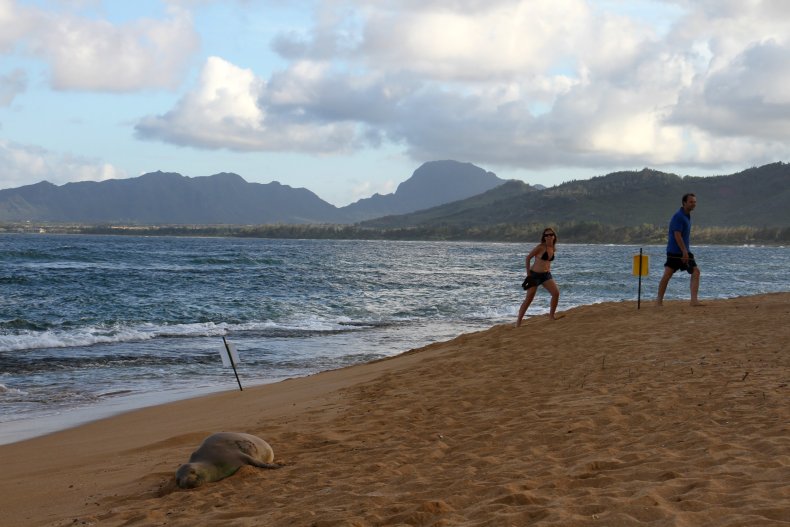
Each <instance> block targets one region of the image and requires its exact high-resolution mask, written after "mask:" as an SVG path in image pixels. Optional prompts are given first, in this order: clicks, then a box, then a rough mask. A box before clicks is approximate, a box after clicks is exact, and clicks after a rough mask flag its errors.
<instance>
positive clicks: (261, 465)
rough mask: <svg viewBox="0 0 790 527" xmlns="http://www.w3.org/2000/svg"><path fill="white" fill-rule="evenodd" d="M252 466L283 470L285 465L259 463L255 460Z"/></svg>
mask: <svg viewBox="0 0 790 527" xmlns="http://www.w3.org/2000/svg"><path fill="white" fill-rule="evenodd" d="M250 465H253V466H256V467H258V468H271V469H275V468H282V467H284V466H285V465H284V464H282V463H264V462H263V461H258V460H257V459H253V462H252V463H250Z"/></svg>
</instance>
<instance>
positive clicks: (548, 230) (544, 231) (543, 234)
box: [540, 227, 557, 245]
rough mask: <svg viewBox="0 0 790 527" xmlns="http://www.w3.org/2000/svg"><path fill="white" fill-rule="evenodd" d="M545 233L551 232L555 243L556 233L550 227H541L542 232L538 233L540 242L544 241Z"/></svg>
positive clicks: (555, 243)
mask: <svg viewBox="0 0 790 527" xmlns="http://www.w3.org/2000/svg"><path fill="white" fill-rule="evenodd" d="M546 233H552V234H553V235H554V245H557V233H556V232H555V231H554V229H552V228H551V227H546V228H545V229H543V233H542V234H541V235H540V243H546Z"/></svg>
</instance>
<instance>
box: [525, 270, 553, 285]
mask: <svg viewBox="0 0 790 527" xmlns="http://www.w3.org/2000/svg"><path fill="white" fill-rule="evenodd" d="M553 278H554V277H553V276H551V273H536V272H535V271H532V272H531V273H529V276H528V277H526V278H525V279H524V283H522V284H521V287H523V288H524V289H532V288H533V287H538V286H539V285H543V282H548V281H549V280H551V279H553Z"/></svg>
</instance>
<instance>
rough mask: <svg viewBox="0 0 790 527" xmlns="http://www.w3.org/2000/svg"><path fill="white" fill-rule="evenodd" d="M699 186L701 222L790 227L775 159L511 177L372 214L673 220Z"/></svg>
mask: <svg viewBox="0 0 790 527" xmlns="http://www.w3.org/2000/svg"><path fill="white" fill-rule="evenodd" d="M687 192H693V193H695V194H696V195H697V199H698V205H697V209H696V211H695V212H694V225H695V226H699V227H714V226H715V227H739V226H748V227H756V228H763V227H790V165H789V164H787V163H781V162H779V163H772V164H769V165H764V166H761V167H753V168H750V169H748V170H744V171H742V172H738V173H735V174H731V175H727V176H709V177H691V176H686V177H680V176H677V175H674V174H667V173H664V172H659V171H656V170H651V169H647V168H646V169H643V170H641V171H630V172H614V173H611V174H608V175H605V176H598V177H593V178H592V179H589V180H579V181H569V182H567V183H562V184H560V185H557V186H554V187H551V188H546V189H542V190H539V189H536V188H535V187H532V186H530V185H527V184H525V183H523V182H521V181H509V182H506V183H504V184H503V185H501V186H499V187H497V188H494V189H492V190H489V191H487V192H485V193H483V194H480V195H478V196H473V197H470V198H467V199H464V200H459V201H457V202H453V203H447V204H444V205H441V206H437V207H433V208H430V209H427V210H422V211H418V212H414V213H411V214H405V215H399V216H389V217H383V218H377V219H372V220H368V221H364V222H362V223H361V225H362V226H366V227H376V228H404V227H415V226H421V227H437V226H451V227H457V228H469V227H483V226H492V225H525V224H535V223H538V224H545V225H557V224H563V223H565V224H567V223H570V222H588V223H600V224H603V225H610V226H635V225H641V224H648V225H665V224H666V223H667V222H668V220H669V217H670V216H671V215H672V214H673V213H674V211H675V210H677V209H678V208H680V205H681V198H682V196H683V194H685V193H687Z"/></svg>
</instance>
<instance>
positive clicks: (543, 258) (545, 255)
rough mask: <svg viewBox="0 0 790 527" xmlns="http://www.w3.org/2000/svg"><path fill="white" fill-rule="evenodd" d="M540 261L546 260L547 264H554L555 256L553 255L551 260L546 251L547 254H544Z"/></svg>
mask: <svg viewBox="0 0 790 527" xmlns="http://www.w3.org/2000/svg"><path fill="white" fill-rule="evenodd" d="M540 259H541V260H545V261H547V262H553V261H554V255H553V254H552V255H551V258H549V251H546V252H544V253H543V256H541V257H540Z"/></svg>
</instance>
